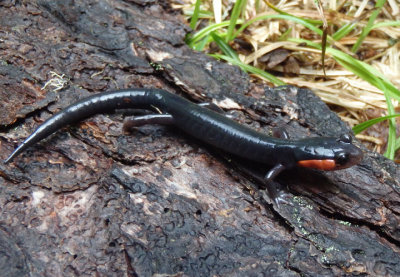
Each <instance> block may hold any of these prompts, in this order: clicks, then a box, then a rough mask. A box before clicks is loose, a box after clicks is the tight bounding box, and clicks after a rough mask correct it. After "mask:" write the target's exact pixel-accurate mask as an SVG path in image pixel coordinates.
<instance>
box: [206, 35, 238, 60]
mask: <svg viewBox="0 0 400 277" xmlns="http://www.w3.org/2000/svg"><path fill="white" fill-rule="evenodd" d="M211 37H212V38H213V40H214V41H215V43H216V44H217V45H218V47H219V49H221V51H222V53H224V54H225V55H226V56H228V57H230V58H232V59H235V60H237V61H239V58H238V55H237V53H236V52H235V50H233V49H232V48H231V47H230V46H229V45H228V44H227V43H226V42H225V41H224V40H223V39H222V38H221V37H220V36H219V35H217V34H216V33H215V32H212V33H211Z"/></svg>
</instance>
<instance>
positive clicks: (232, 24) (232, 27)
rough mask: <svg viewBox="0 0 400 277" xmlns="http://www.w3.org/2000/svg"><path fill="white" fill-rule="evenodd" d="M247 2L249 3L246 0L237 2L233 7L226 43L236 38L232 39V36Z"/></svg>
mask: <svg viewBox="0 0 400 277" xmlns="http://www.w3.org/2000/svg"><path fill="white" fill-rule="evenodd" d="M246 2H247V1H246V0H237V1H236V2H235V5H234V6H233V10H232V14H231V19H230V24H229V27H228V32H227V36H226V42H229V41H231V40H232V39H233V38H234V37H232V34H233V31H234V30H235V27H236V24H237V21H238V19H239V16H240V14H241V12H242V8H243V5H245V4H246Z"/></svg>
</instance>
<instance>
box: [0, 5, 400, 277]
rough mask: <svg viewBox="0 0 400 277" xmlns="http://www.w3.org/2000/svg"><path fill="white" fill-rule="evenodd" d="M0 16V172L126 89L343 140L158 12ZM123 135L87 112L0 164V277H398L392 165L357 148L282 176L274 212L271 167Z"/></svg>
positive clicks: (312, 99)
mask: <svg viewBox="0 0 400 277" xmlns="http://www.w3.org/2000/svg"><path fill="white" fill-rule="evenodd" d="M0 7H1V9H0V24H1V25H0V26H1V29H0V53H1V55H0V57H1V63H0V84H1V87H0V91H1V95H0V97H1V108H2V113H1V114H0V118H1V120H0V124H2V125H1V132H0V158H1V159H5V158H6V157H7V156H8V155H9V154H10V153H11V152H12V150H13V149H14V148H15V147H16V146H17V145H18V144H19V143H21V142H22V141H23V139H24V138H26V137H27V136H28V135H29V133H31V132H32V131H33V130H34V129H35V128H36V127H37V126H38V125H39V124H40V123H41V122H43V121H44V120H45V119H46V118H48V117H49V116H51V115H52V114H54V113H55V112H56V111H58V110H60V109H61V108H63V107H65V106H67V105H68V104H70V103H72V102H75V101H76V100H77V99H79V98H82V97H85V96H88V95H90V94H93V93H98V92H102V91H106V90H115V89H119V88H130V87H156V88H163V89H166V90H168V91H171V92H173V93H177V94H180V95H183V96H184V97H186V98H188V99H191V100H192V101H194V102H211V101H214V102H216V103H219V104H220V105H222V106H223V107H224V108H226V110H228V113H229V114H231V116H232V117H234V118H235V120H238V121H240V122H241V123H243V124H247V125H249V126H251V127H252V128H255V129H257V130H259V131H261V132H267V133H268V132H270V131H271V129H272V128H273V127H279V126H284V127H285V129H286V130H287V131H288V133H289V134H290V136H291V137H292V138H300V137H307V136H321V135H324V136H339V135H340V134H343V133H349V132H350V130H349V128H348V127H347V126H346V125H345V124H344V123H343V122H342V121H340V119H339V118H338V117H337V116H336V115H335V114H334V113H332V112H331V111H329V109H328V107H327V106H326V105H325V104H324V103H322V102H321V101H320V99H319V98H318V97H316V96H315V95H314V94H313V93H312V92H311V91H309V90H306V89H300V88H295V87H290V86H286V87H280V88H269V87H267V86H264V85H260V84H253V83H251V82H250V79H249V77H248V76H247V75H246V74H245V73H243V72H242V71H240V70H239V69H238V68H237V67H234V66H230V65H228V64H224V63H221V62H219V61H216V60H214V59H212V58H210V57H208V56H206V55H204V54H202V53H197V52H195V51H193V50H191V49H189V48H188V47H187V46H186V45H185V44H184V38H185V35H186V34H187V33H188V32H189V29H188V27H187V26H186V25H185V24H184V23H183V19H182V18H181V17H180V15H179V12H178V11H175V10H173V9H171V8H170V7H169V5H168V2H162V1H161V2H156V1H152V0H149V1H107V0H98V1H61V0H59V1H46V0H38V1H22V2H18V3H14V1H2V2H1V3H0ZM51 71H53V72H55V73H57V74H58V75H59V76H60V77H61V75H63V78H62V79H63V80H64V81H66V82H67V84H66V85H64V87H63V88H62V89H60V90H58V91H54V90H52V89H51V88H55V83H54V80H53V82H52V83H48V85H47V86H46V88H44V89H42V87H43V86H44V85H45V84H46V83H47V82H48V81H49V80H50V79H52V78H56V77H57V76H51V73H50V72H51ZM52 84H53V85H54V86H53V87H52ZM122 122H123V116H122V115H121V114H118V113H117V114H112V115H97V116H95V117H93V118H90V119H87V120H85V121H83V122H81V123H80V124H77V125H74V126H69V127H67V128H65V129H63V130H61V131H59V132H57V133H56V134H55V135H53V136H52V137H50V138H49V139H47V140H45V141H43V142H41V143H39V144H38V145H36V146H34V147H32V148H31V149H29V150H28V151H27V152H25V153H24V154H23V155H21V156H19V157H18V158H16V159H15V161H14V162H13V163H11V164H9V165H4V164H3V163H0V249H2V251H0V276H94V275H96V274H97V275H98V276H153V275H157V274H159V275H161V274H165V275H168V276H170V275H171V276H258V275H260V276H261V275H266V276H301V275H303V276H333V275H334V276H347V275H355V274H361V275H371V276H385V275H388V276H398V275H400V257H399V251H400V249H399V247H400V230H399V227H398V226H399V214H400V209H399V207H400V206H399V203H400V197H399V188H400V186H399V185H400V184H399V175H400V173H399V166H398V165H396V164H395V163H393V162H392V161H389V160H387V159H385V158H383V157H382V156H381V155H379V154H376V153H372V152H370V151H368V150H367V149H365V148H364V147H362V146H360V147H362V149H363V151H364V153H365V156H364V159H363V161H362V163H361V164H360V165H358V166H354V167H352V168H349V169H346V170H342V171H335V172H326V173H324V172H314V171H307V170H295V171H290V172H286V173H285V174H283V175H282V176H281V177H280V178H278V181H279V182H281V183H282V184H285V185H287V186H288V193H290V194H291V195H292V197H291V199H290V205H282V206H281V207H280V208H277V207H275V206H274V205H272V204H271V201H270V199H269V198H268V196H267V195H266V194H265V191H264V190H263V189H262V188H261V185H262V184H260V182H259V181H258V176H259V175H262V174H263V173H265V171H266V168H260V167H259V166H258V165H257V166H256V165H253V164H250V165H249V164H243V162H242V161H237V160H235V159H232V157H229V156H227V155H226V154H224V153H221V152H219V151H218V150H215V149H212V148H210V147H208V146H207V145H204V144H203V143H201V142H200V141H198V140H195V139H193V138H191V137H188V136H186V135H185V134H183V133H182V132H180V131H178V130H177V129H175V128H173V127H165V126H143V127H139V128H137V130H136V131H134V132H131V133H129V134H128V133H124V132H123V130H122ZM356 143H357V144H358V145H359V143H358V142H356Z"/></svg>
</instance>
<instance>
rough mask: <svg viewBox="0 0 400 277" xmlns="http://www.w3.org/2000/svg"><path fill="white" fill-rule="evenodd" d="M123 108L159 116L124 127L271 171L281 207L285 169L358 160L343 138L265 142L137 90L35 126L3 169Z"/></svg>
mask: <svg viewBox="0 0 400 277" xmlns="http://www.w3.org/2000/svg"><path fill="white" fill-rule="evenodd" d="M126 108H141V109H148V110H152V111H154V108H157V109H158V110H159V111H161V112H162V114H154V115H146V116H142V117H137V118H136V119H133V120H131V121H130V122H128V124H130V125H133V126H139V125H143V124H154V123H156V124H173V125H175V126H176V127H178V128H180V129H182V130H183V131H184V132H186V133H188V134H190V135H192V136H193V137H196V138H197V139H199V140H202V141H204V142H206V143H208V144H210V145H213V146H215V147H217V148H219V149H222V150H224V151H226V152H229V153H232V154H235V155H238V156H241V157H244V158H247V159H249V160H253V161H256V162H261V163H265V164H268V165H270V166H273V167H272V169H271V170H269V171H268V173H267V174H266V176H265V182H266V183H267V187H269V189H268V190H269V192H270V195H271V197H272V198H273V199H274V200H275V202H276V203H279V202H282V200H283V198H282V194H281V193H280V192H278V191H277V190H279V189H278V188H277V187H279V186H278V185H277V184H276V183H275V182H274V178H275V177H276V176H277V175H278V174H279V173H280V172H282V171H283V170H285V169H287V168H292V167H295V166H299V162H300V161H304V160H330V161H332V160H333V161H334V162H333V164H334V167H333V168H330V169H329V170H336V169H343V168H347V167H350V166H353V165H355V164H358V163H359V162H360V161H361V159H362V152H361V150H360V149H359V148H358V147H356V146H355V145H353V144H352V141H351V137H350V136H349V135H342V136H340V137H339V138H333V137H316V138H305V139H299V140H290V139H282V138H275V137H270V136H267V135H266V134H263V133H260V132H257V131H255V130H253V129H251V128H249V127H246V126H244V125H241V124H239V123H237V122H236V121H233V120H231V119H229V118H227V117H226V116H224V115H222V114H221V113H218V112H216V111H214V110H212V109H209V108H206V107H204V106H201V105H197V104H195V103H192V102H190V101H188V100H186V99H185V98H183V97H180V96H178V95H175V94H172V93H169V92H167V91H165V90H161V89H145V88H139V89H125V90H118V91H110V92H104V93H99V94H96V95H93V96H91V97H88V98H85V99H82V100H80V101H78V102H76V103H74V104H72V105H70V106H68V107H67V108H65V109H64V110H62V111H60V112H59V113H57V114H55V115H53V116H52V117H50V118H49V119H48V120H46V121H45V122H44V123H43V124H42V125H40V126H39V127H38V128H37V129H36V130H35V131H34V132H33V133H32V134H31V135H30V136H29V137H28V138H27V139H26V140H25V141H24V142H23V143H22V144H21V145H20V146H19V147H18V148H17V149H15V151H14V152H13V153H12V154H11V155H10V156H9V157H8V158H7V159H6V160H5V163H9V162H11V161H12V160H13V159H14V158H15V157H16V156H18V155H19V154H20V153H21V152H23V151H24V150H25V149H27V148H28V147H30V146H32V145H34V144H35V143H37V142H39V141H40V140H42V139H44V138H46V137H47V136H49V135H51V134H52V133H54V132H56V131H57V130H58V129H60V128H62V127H64V126H66V125H69V124H72V123H75V122H78V121H80V120H82V119H85V118H87V117H89V116H92V115H94V114H98V113H105V112H110V111H114V110H116V109H126Z"/></svg>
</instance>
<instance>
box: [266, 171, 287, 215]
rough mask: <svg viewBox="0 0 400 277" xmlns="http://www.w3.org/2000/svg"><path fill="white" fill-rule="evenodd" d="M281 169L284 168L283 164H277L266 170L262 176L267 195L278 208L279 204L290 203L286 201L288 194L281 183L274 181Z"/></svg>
mask: <svg viewBox="0 0 400 277" xmlns="http://www.w3.org/2000/svg"><path fill="white" fill-rule="evenodd" d="M283 170H285V166H284V165H282V164H278V165H276V166H274V167H273V168H272V169H271V170H270V171H268V172H267V174H266V175H265V177H264V180H265V182H266V185H267V190H268V194H269V197H270V198H271V199H272V200H273V201H274V202H275V204H276V205H277V206H278V208H280V205H281V204H290V202H288V201H287V199H288V198H290V195H289V194H287V193H286V192H285V191H284V189H283V188H282V185H281V184H279V183H278V182H275V181H274V179H275V178H276V177H277V176H278V175H279V173H281V172H282V171H283Z"/></svg>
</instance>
